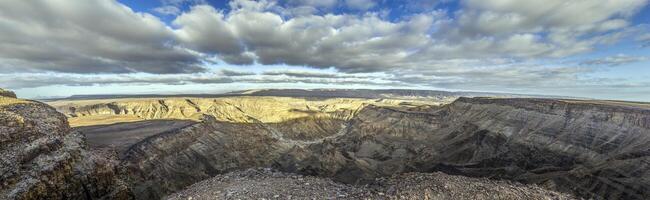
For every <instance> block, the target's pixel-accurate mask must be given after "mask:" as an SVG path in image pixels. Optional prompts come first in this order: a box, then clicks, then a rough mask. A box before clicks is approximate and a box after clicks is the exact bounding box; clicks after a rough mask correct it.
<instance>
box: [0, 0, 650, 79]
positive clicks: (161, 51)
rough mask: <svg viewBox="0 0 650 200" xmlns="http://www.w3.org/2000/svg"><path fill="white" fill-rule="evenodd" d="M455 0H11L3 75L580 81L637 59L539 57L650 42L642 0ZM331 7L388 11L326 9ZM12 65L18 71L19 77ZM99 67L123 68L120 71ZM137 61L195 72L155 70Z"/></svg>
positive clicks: (6, 6)
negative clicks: (389, 3) (391, 0)
mask: <svg viewBox="0 0 650 200" xmlns="http://www.w3.org/2000/svg"><path fill="white" fill-rule="evenodd" d="M447 2H449V1H448V0H436V1H422V0H409V1H408V3H404V5H402V6H401V7H398V8H394V9H396V10H399V9H403V10H406V11H412V10H416V8H408V7H409V6H411V7H413V6H415V7H417V8H418V9H421V10H419V11H418V12H413V14H408V15H403V16H400V17H399V18H394V19H388V18H387V17H386V16H387V13H389V12H390V11H389V10H385V9H374V8H378V7H379V6H378V5H381V4H383V3H385V2H380V1H368V0H340V1H339V0H324V1H323V0H319V1H315V0H282V1H276V0H260V1H251V0H233V1H230V2H229V3H228V5H227V6H229V8H228V9H225V8H215V7H213V6H211V5H208V4H206V3H205V2H204V1H202V0H163V1H162V7H159V8H154V9H153V10H151V11H152V12H155V13H158V14H160V15H170V17H172V18H173V19H172V20H171V23H165V22H163V21H161V20H160V19H158V18H157V17H156V16H154V15H151V14H148V13H140V12H135V11H133V10H132V9H130V8H128V7H126V6H124V5H122V4H120V3H118V2H117V1H114V0H106V1H63V0H48V1H44V2H39V3H34V2H29V1H11V2H9V1H2V2H0V35H2V37H0V42H2V44H3V45H0V75H2V77H1V78H2V80H3V81H0V82H6V81H5V80H11V81H16V82H17V83H19V82H22V83H24V84H23V86H20V84H18V85H15V84H14V85H12V87H26V86H25V85H29V84H27V83H26V81H20V80H18V78H24V79H25V80H28V81H32V82H34V84H32V86H35V85H43V84H46V83H48V82H51V83H53V84H54V83H56V84H66V83H63V82H65V81H68V80H69V82H70V83H76V84H86V83H91V82H92V80H93V78H96V77H94V76H98V77H100V78H98V79H97V80H98V82H99V83H105V84H120V83H128V81H132V82H146V81H147V80H152V81H154V82H156V83H169V84H179V83H182V82H192V83H198V82H210V81H216V82H220V81H225V82H227V81H235V82H238V81H242V82H254V83H265V82H287V83H294V82H295V83H298V82H301V83H312V82H316V83H328V84H329V83H366V84H398V85H399V84H405V85H427V86H435V87H445V88H459V89H460V88H461V87H462V88H472V87H481V88H486V87H494V88H498V87H501V88H504V87H510V86H512V85H515V86H516V87H520V88H527V87H528V88H530V87H533V85H538V86H540V85H541V86H544V85H545V86H548V87H549V88H551V87H556V86H562V85H571V84H572V85H577V84H576V83H578V82H584V81H585V79H584V77H582V76H581V75H583V74H588V73H592V72H593V71H590V70H589V68H588V67H586V65H612V66H613V65H620V64H626V63H631V62H638V61H639V58H633V57H630V56H625V55H619V56H611V57H605V58H601V59H594V60H587V61H584V62H582V63H580V64H578V66H555V65H553V64H552V62H551V64H550V65H549V64H548V63H549V62H542V61H553V59H556V58H566V57H567V56H571V55H576V54H581V53H585V52H590V51H593V50H594V48H596V47H598V46H600V45H608V44H613V43H616V41H618V40H620V39H621V38H626V37H629V36H630V35H635V36H636V37H637V38H636V41H640V42H641V44H646V45H647V44H650V39H648V36H647V34H645V35H644V34H636V33H638V31H637V32H634V31H633V29H635V27H634V26H633V25H631V20H630V18H631V17H632V16H633V15H634V14H635V13H636V12H637V11H638V10H639V9H640V8H642V7H643V6H646V5H647V3H648V1H647V0H620V1H604V2H603V1H601V0H580V1H566V0H549V1H543V2H542V1H517V0H462V1H460V2H459V8H458V10H434V9H435V8H436V6H437V5H441V4H445V3H447ZM339 3H341V4H339ZM181 7H183V8H185V7H189V9H188V10H184V11H181V9H180V8H181ZM334 8H344V9H343V10H351V9H355V10H359V11H367V10H379V11H377V12H353V13H339V12H329V11H331V10H332V9H334ZM576 13H579V14H576ZM536 61H538V62H536ZM539 63H545V64H539ZM213 64H226V65H227V64H231V65H243V67H242V68H246V67H248V66H257V67H260V66H261V67H264V66H265V65H288V66H300V67H302V68H308V69H312V70H316V71H311V70H307V71H296V70H289V71H277V70H276V71H264V72H261V73H252V72H248V71H236V70H220V71H210V67H206V65H213ZM319 70H322V71H319ZM327 70H333V71H327ZM44 71H46V72H58V73H54V74H57V75H56V76H54V75H53V76H54V77H57V76H61V77H58V78H60V80H52V81H39V80H36V79H35V78H30V76H28V75H25V73H27V74H29V73H33V74H38V76H45V75H43V74H44ZM258 72H259V71H258ZM16 73H18V74H23V75H20V76H16V77H18V78H11V77H12V76H13V75H15V74H16ZM94 73H109V74H110V73H127V74H128V75H127V78H124V79H112V78H106V77H104V75H96V74H94ZM141 73H145V74H178V73H187V74H184V75H183V76H179V77H178V78H175V77H172V75H164V76H160V77H161V78H155V77H154V76H153V75H152V76H149V75H142V74H141ZM45 74H48V73H45ZM62 74H63V75H62ZM75 74H77V75H76V76H73V75H75ZM79 74H87V75H79ZM133 74H136V75H133ZM376 74H381V75H376ZM38 76H36V75H35V77H37V78H41V77H38ZM102 78H104V79H102ZM45 80H50V79H45ZM102 80H104V81H103V82H102ZM57 81H59V82H57ZM614 82H615V83H616V84H619V85H624V81H613V82H612V83H614ZM541 86H540V87H541Z"/></svg>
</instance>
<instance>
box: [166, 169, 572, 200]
mask: <svg viewBox="0 0 650 200" xmlns="http://www.w3.org/2000/svg"><path fill="white" fill-rule="evenodd" d="M165 199H169V200H186V199H193V200H194V199H195V200H202V199H206V200H207V199H475V200H482V199H485V200H487V199H490V200H491V199H508V200H515V199H549V200H551V199H554V200H561V199H575V197H572V196H570V195H566V194H562V193H558V192H554V191H549V190H546V189H542V188H540V187H538V186H534V185H524V184H521V183H515V182H509V181H495V180H490V179H485V178H468V177H464V176H453V175H447V174H444V173H441V172H436V173H406V174H400V175H394V176H391V177H388V178H378V179H376V180H375V181H374V182H373V183H372V184H369V185H348V184H343V183H338V182H334V181H332V180H331V179H327V178H317V177H312V176H302V175H297V174H291V173H283V172H278V171H274V170H272V169H269V168H266V169H262V168H258V169H249V170H244V171H236V172H231V173H227V174H222V175H217V176H215V177H214V178H210V179H208V180H204V181H201V182H199V183H196V184H194V185H192V186H190V187H188V188H187V189H186V190H183V191H180V192H178V193H175V194H172V195H170V196H168V197H166V198H165Z"/></svg>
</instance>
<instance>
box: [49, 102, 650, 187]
mask: <svg viewBox="0 0 650 200" xmlns="http://www.w3.org/2000/svg"><path fill="white" fill-rule="evenodd" d="M401 103H402V102H391V101H385V100H384V101H377V100H358V99H327V100H322V99H321V100H318V101H313V100H306V99H297V98H283V97H241V98H240V97H228V98H215V99H200V98H197V99H187V98H172V99H156V100H152V99H135V100H134V99H125V100H111V101H109V102H106V100H102V101H98V100H91V101H81V103H80V102H74V103H57V104H53V105H55V106H56V107H57V109H58V110H60V111H63V112H64V113H66V114H67V115H68V116H71V117H72V118H71V119H75V118H81V119H83V118H84V117H96V116H127V115H128V116H135V118H136V119H161V118H162V119H168V118H176V119H192V120H195V121H197V122H198V123H196V124H193V125H191V126H188V127H183V128H179V129H174V130H170V131H167V132H164V133H161V134H157V135H153V136H151V137H149V138H146V139H144V140H142V141H140V142H138V143H136V144H135V145H133V146H131V147H130V148H129V149H128V150H126V151H125V153H124V155H125V156H124V157H123V159H122V160H121V164H120V165H121V166H125V168H126V169H127V170H125V172H124V176H125V177H128V180H127V181H126V182H127V183H128V185H129V187H130V188H133V191H134V193H135V194H136V197H137V198H140V199H149V198H160V197H162V196H164V195H165V194H169V193H171V192H174V191H178V190H179V189H182V188H184V187H186V186H188V185H190V184H192V183H195V182H197V181H200V180H203V179H206V178H209V177H212V176H214V175H217V174H223V173H226V172H229V171H233V170H240V169H246V168H251V167H273V168H277V169H280V170H283V171H287V172H295V173H300V174H305V175H317V176H323V177H330V178H333V179H334V180H336V181H340V182H345V183H369V182H373V180H376V178H378V177H385V176H392V175H394V174H399V173H404V172H434V171H443V172H446V173H449V174H457V175H465V176H477V177H491V178H497V179H508V180H515V181H519V182H524V183H535V184H539V185H542V186H543V187H546V188H550V189H554V190H558V191H563V192H567V193H573V194H576V195H578V196H581V197H586V198H596V199H599V198H602V199H649V198H650V196H649V194H648V191H650V182H649V181H648V178H647V177H650V172H649V171H650V167H649V166H648V165H649V163H650V162H649V161H650V158H649V155H650V150H649V149H650V146H649V144H650V105H648V104H642V103H629V102H610V101H577V100H551V99H499V98H459V99H458V100H456V101H454V102H453V103H451V104H448V105H444V106H435V105H423V106H401V105H400V104H401Z"/></svg>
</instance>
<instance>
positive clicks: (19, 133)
mask: <svg viewBox="0 0 650 200" xmlns="http://www.w3.org/2000/svg"><path fill="white" fill-rule="evenodd" d="M117 164H118V163H117V162H116V160H114V159H110V157H106V156H103V155H100V154H98V153H97V152H92V151H89V150H88V149H87V148H86V145H85V141H84V137H83V135H81V134H79V133H77V132H75V131H73V130H72V129H71V128H70V126H69V125H68V122H67V119H66V117H65V116H64V115H62V114H61V113H58V112H56V110H55V109H54V108H52V107H50V106H48V105H45V104H42V103H39V102H35V101H28V100H22V99H16V98H13V97H6V96H0V183H2V184H1V185H0V199H93V198H102V197H104V198H111V199H128V198H130V197H131V195H130V192H129V191H128V188H126V185H125V184H123V183H122V182H120V180H119V179H118V178H117V173H116V167H117Z"/></svg>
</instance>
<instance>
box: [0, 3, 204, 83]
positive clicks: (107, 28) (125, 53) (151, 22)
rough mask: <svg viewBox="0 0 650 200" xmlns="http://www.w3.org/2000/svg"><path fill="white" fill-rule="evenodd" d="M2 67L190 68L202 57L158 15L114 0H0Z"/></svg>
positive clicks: (91, 69) (89, 70) (110, 70)
mask: <svg viewBox="0 0 650 200" xmlns="http://www.w3.org/2000/svg"><path fill="white" fill-rule="evenodd" d="M0 35H2V37H0V42H1V43H2V45H0V69H4V70H5V71H32V70H47V71H61V72H75V73H125V72H150V73H187V72H197V71H202V70H203V69H202V67H200V66H199V62H200V59H199V58H198V57H197V56H196V55H194V54H193V53H191V52H189V51H186V50H183V49H180V48H176V47H175V46H174V42H173V41H174V37H175V36H174V33H173V32H172V31H171V30H170V29H169V28H168V27H167V26H166V25H165V24H164V23H162V22H161V21H160V20H159V19H158V18H156V17H155V16H153V15H150V14H147V13H135V12H133V10H131V9H130V8H128V7H126V6H124V5H122V4H119V3H117V2H115V1H68V0H49V1H43V2H33V1H0Z"/></svg>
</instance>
